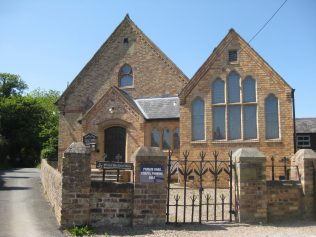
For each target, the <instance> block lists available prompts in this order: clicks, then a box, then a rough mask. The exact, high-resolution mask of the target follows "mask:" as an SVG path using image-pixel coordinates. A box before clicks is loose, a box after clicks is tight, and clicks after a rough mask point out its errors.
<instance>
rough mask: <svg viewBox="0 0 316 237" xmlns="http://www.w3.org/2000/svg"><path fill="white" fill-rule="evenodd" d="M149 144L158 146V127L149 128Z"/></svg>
mask: <svg viewBox="0 0 316 237" xmlns="http://www.w3.org/2000/svg"><path fill="white" fill-rule="evenodd" d="M151 146H152V147H160V131H159V129H158V128H154V129H152V130H151Z"/></svg>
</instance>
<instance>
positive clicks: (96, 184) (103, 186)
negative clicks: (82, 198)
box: [91, 181, 134, 193]
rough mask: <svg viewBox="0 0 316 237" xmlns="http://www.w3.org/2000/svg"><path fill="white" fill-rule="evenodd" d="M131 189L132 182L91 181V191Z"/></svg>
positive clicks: (122, 190)
mask: <svg viewBox="0 0 316 237" xmlns="http://www.w3.org/2000/svg"><path fill="white" fill-rule="evenodd" d="M133 190H134V184H133V183H117V182H102V181H91V191H92V192H106V193H130V192H132V191H133Z"/></svg>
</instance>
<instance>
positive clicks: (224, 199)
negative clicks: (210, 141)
mask: <svg viewBox="0 0 316 237" xmlns="http://www.w3.org/2000/svg"><path fill="white" fill-rule="evenodd" d="M205 157H206V153H205V152H200V154H199V158H198V159H189V152H188V151H186V152H184V153H183V159H172V152H169V157H168V196H167V210H166V219H167V220H166V222H167V224H169V223H202V222H216V221H229V222H233V221H235V219H236V214H237V211H236V210H237V208H236V207H237V206H238V205H236V203H237V200H236V195H235V194H234V193H235V191H234V190H235V189H234V188H233V184H234V183H233V173H234V172H233V169H234V166H233V163H232V153H231V152H230V153H229V154H228V156H227V159H226V160H219V159H218V157H219V153H218V152H213V157H212V158H211V159H205Z"/></svg>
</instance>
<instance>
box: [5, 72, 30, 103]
mask: <svg viewBox="0 0 316 237" xmlns="http://www.w3.org/2000/svg"><path fill="white" fill-rule="evenodd" d="M25 89H27V85H26V84H25V82H24V81H23V80H22V79H21V78H20V76H19V75H14V74H10V73H0V97H9V96H16V95H21V94H22V93H23V91H24V90H25Z"/></svg>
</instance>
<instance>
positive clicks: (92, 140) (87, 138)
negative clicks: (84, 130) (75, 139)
mask: <svg viewBox="0 0 316 237" xmlns="http://www.w3.org/2000/svg"><path fill="white" fill-rule="evenodd" d="M83 143H84V144H85V145H86V146H89V145H90V144H96V143H97V136H96V135H94V134H92V133H88V134H86V135H84V136H83Z"/></svg>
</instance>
